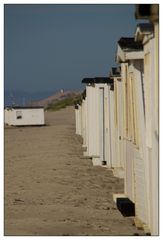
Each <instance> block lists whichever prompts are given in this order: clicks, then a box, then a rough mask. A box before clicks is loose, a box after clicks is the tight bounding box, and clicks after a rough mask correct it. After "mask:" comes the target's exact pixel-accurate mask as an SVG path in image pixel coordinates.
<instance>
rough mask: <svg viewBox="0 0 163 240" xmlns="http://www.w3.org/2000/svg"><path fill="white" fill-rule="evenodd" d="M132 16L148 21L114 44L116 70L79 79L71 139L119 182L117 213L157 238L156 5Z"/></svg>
mask: <svg viewBox="0 0 163 240" xmlns="http://www.w3.org/2000/svg"><path fill="white" fill-rule="evenodd" d="M135 15H136V18H138V19H148V20H149V22H148V23H147V22H146V23H139V24H138V25H137V27H136V31H135V35H134V36H133V37H122V38H120V39H119V41H118V42H117V51H116V63H117V64H118V65H117V67H114V68H112V69H111V70H110V72H109V74H108V77H95V78H84V79H83V80H82V83H84V84H86V89H85V92H84V93H83V97H82V101H81V102H79V103H78V104H76V106H75V116H76V134H79V135H81V136H82V138H83V147H84V148H83V149H85V151H84V156H86V157H90V158H92V162H93V165H99V166H100V165H101V166H103V165H105V166H106V167H108V168H110V169H112V170H113V173H114V175H115V176H117V177H119V178H124V193H123V194H121V195H118V194H117V195H116V196H114V197H115V199H116V203H117V207H118V209H119V210H120V211H121V213H122V214H123V215H124V216H134V219H135V223H136V225H137V226H141V227H143V228H144V230H145V231H146V232H148V233H150V234H151V235H158V234H159V222H158V219H159V214H158V185H159V183H158V176H159V172H158V165H159V164H158V159H159V124H158V111H159V101H158V95H159V92H158V85H159V83H158V37H159V33H158V31H159V28H158V27H159V19H158V17H159V14H158V5H156V4H138V5H136V14H135Z"/></svg>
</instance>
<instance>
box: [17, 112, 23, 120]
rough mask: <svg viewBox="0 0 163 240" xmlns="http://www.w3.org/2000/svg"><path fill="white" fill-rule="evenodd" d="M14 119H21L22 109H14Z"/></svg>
mask: <svg viewBox="0 0 163 240" xmlns="http://www.w3.org/2000/svg"><path fill="white" fill-rule="evenodd" d="M16 119H22V111H16Z"/></svg>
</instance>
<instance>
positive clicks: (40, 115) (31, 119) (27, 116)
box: [5, 106, 45, 126]
mask: <svg viewBox="0 0 163 240" xmlns="http://www.w3.org/2000/svg"><path fill="white" fill-rule="evenodd" d="M5 124H7V125H11V126H28V125H29V126H30V125H44V124H45V119H44V108H43V107H38V106H37V107H6V108H5Z"/></svg>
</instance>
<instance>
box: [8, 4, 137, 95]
mask: <svg viewBox="0 0 163 240" xmlns="http://www.w3.org/2000/svg"><path fill="white" fill-rule="evenodd" d="M134 12H135V5H110V4H108V5H71V4H69V5H55V4H53V5H5V90H12V91H14V90H25V91H49V90H54V91H55V90H58V89H61V88H63V89H80V88H81V86H82V85H81V80H82V78H84V77H94V76H107V75H108V72H109V70H110V68H111V67H112V66H115V65H116V63H115V53H116V45H117V41H118V40H119V38H120V37H122V36H123V37H128V36H131V37H132V36H133V34H134V31H135V28H136V24H137V23H138V21H136V19H135V17H134Z"/></svg>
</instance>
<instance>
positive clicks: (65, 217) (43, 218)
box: [5, 107, 143, 236]
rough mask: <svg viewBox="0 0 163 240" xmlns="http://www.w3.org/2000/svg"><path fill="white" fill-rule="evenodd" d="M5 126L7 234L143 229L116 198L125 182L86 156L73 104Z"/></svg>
mask: <svg viewBox="0 0 163 240" xmlns="http://www.w3.org/2000/svg"><path fill="white" fill-rule="evenodd" d="M45 116H46V120H47V124H48V125H47V126H44V127H24V128H23V127H19V128H6V129H5V235H28V236H29V235H30V236H31V235H39V236H40V235H42V236H45V235H47V236H52V235H54V236H55V235H71V236H72V235H108V236H110V235H133V234H134V233H139V234H140V235H141V234H143V232H142V231H140V230H139V231H138V230H137V229H136V227H135V226H133V219H132V218H124V217H123V216H122V215H121V214H120V213H119V211H118V210H117V209H116V206H115V204H114V203H113V200H112V193H113V192H122V191H123V181H122V180H120V179H118V178H115V177H113V175H112V172H111V171H109V170H108V169H106V168H102V167H93V166H92V163H91V160H88V159H84V158H83V154H82V148H81V138H80V137H79V136H76V135H75V119H74V110H73V108H72V107H69V108H66V109H63V110H60V111H58V112H46V113H45Z"/></svg>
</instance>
